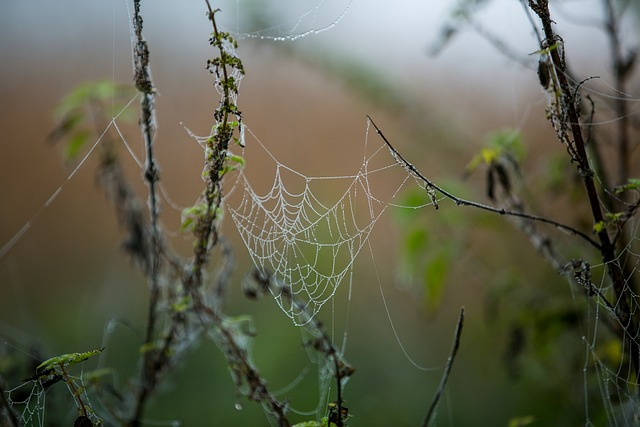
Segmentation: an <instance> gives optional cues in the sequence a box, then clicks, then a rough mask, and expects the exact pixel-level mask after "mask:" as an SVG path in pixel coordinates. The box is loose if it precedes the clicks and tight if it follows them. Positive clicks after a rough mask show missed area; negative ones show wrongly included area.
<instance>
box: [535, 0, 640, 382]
mask: <svg viewBox="0 0 640 427" xmlns="http://www.w3.org/2000/svg"><path fill="white" fill-rule="evenodd" d="M529 6H530V7H531V9H532V10H533V11H534V12H535V13H536V14H537V15H538V17H539V18H540V21H541V23H542V29H543V33H544V36H545V38H546V41H547V43H555V42H556V41H557V40H558V37H557V35H556V33H555V32H554V30H553V27H552V20H551V14H550V12H549V1H548V0H538V1H537V2H536V1H534V0H529ZM541 47H544V46H541ZM549 55H550V56H551V60H552V64H553V67H554V68H555V74H556V77H557V81H558V85H559V88H558V89H559V91H560V97H561V99H562V102H561V103H560V105H559V106H558V107H557V108H562V109H566V121H567V122H568V124H569V126H570V129H571V135H572V137H573V142H572V143H571V142H567V143H569V144H570V145H572V147H571V148H573V151H575V154H576V158H575V161H576V162H577V163H578V164H577V167H578V171H579V172H580V176H581V177H582V180H583V183H584V186H585V190H586V193H587V198H588V200H589V204H590V206H591V213H592V216H593V219H594V223H596V224H598V223H600V222H602V221H603V220H604V215H603V212H602V209H601V207H600V200H599V198H598V193H597V190H596V186H595V183H594V180H593V170H592V169H591V167H590V165H589V158H588V156H587V152H586V149H585V142H584V139H583V136H582V129H581V125H580V117H579V114H578V111H577V108H576V104H575V99H574V98H575V97H574V91H573V89H572V88H571V86H570V84H569V81H568V79H567V75H566V63H565V61H564V58H563V57H562V56H561V55H560V53H559V49H549ZM562 142H565V141H562ZM573 151H572V152H573ZM597 235H598V238H599V240H600V245H599V249H600V253H601V255H602V258H603V261H604V263H605V264H606V265H607V271H608V273H609V276H610V277H611V280H612V282H613V289H614V292H615V294H616V300H617V301H618V304H617V305H616V307H617V310H616V311H617V315H618V318H619V319H620V326H621V327H622V329H623V330H622V331H621V332H620V334H621V336H622V337H623V338H624V337H625V336H632V337H635V336H636V331H637V329H636V326H635V324H634V320H633V319H632V316H631V310H630V308H629V295H628V293H629V292H628V291H627V289H626V288H625V278H624V273H623V271H622V267H621V266H620V263H619V261H618V260H617V256H616V249H615V244H614V243H612V241H611V239H610V237H609V234H608V232H607V230H606V227H603V228H602V229H601V230H600V231H598V233H597ZM639 354H640V348H639V346H638V344H637V343H635V342H632V343H631V359H632V360H631V363H632V365H633V368H634V371H635V372H636V380H637V379H638V378H639V376H640V359H639Z"/></svg>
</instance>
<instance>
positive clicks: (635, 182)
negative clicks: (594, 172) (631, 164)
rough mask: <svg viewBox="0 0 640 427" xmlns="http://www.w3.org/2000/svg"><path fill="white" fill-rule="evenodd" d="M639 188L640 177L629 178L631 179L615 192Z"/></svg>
mask: <svg viewBox="0 0 640 427" xmlns="http://www.w3.org/2000/svg"><path fill="white" fill-rule="evenodd" d="M638 189H640V179H638V178H629V181H627V183H626V184H624V185H620V186H618V187H616V188H615V193H616V194H620V193H622V192H625V191H628V190H638Z"/></svg>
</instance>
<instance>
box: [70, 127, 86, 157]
mask: <svg viewBox="0 0 640 427" xmlns="http://www.w3.org/2000/svg"><path fill="white" fill-rule="evenodd" d="M90 137H91V134H90V132H89V131H87V130H84V129H82V130H78V131H76V132H74V133H73V135H72V136H71V138H69V140H68V141H67V144H66V146H65V150H64V157H65V159H66V160H68V161H73V160H75V159H76V157H78V155H79V154H80V153H81V152H82V149H83V148H84V147H85V145H86V144H87V142H88V141H89V138H90Z"/></svg>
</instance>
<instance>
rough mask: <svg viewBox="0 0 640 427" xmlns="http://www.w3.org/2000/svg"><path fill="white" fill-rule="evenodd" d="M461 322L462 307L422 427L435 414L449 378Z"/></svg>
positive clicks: (462, 320)
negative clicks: (447, 356)
mask: <svg viewBox="0 0 640 427" xmlns="http://www.w3.org/2000/svg"><path fill="white" fill-rule="evenodd" d="M463 324H464V307H462V308H461V309H460V315H459V316H458V323H457V324H456V330H455V332H454V333H453V346H452V347H451V353H450V354H449V358H448V359H447V364H446V365H445V367H444V372H443V373H442V378H440V385H439V386H438V389H437V390H436V394H435V396H433V400H432V401H431V406H430V407H429V411H428V412H427V416H426V417H425V418H424V421H422V427H427V426H428V425H429V423H431V420H432V418H433V416H434V415H435V410H436V408H437V406H438V402H439V401H440V397H442V393H443V392H444V388H445V387H446V385H447V380H448V379H449V374H450V373H451V368H453V362H454V360H455V358H456V355H457V354H458V347H460V337H461V336H462V326H463Z"/></svg>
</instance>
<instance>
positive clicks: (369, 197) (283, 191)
mask: <svg viewBox="0 0 640 427" xmlns="http://www.w3.org/2000/svg"><path fill="white" fill-rule="evenodd" d="M250 133H251V132H250ZM368 133H369V129H368V128H367V135H368ZM251 136H252V137H253V139H252V142H253V144H252V143H251V142H250V143H249V144H250V145H249V146H248V147H247V149H249V148H251V146H253V147H254V149H259V150H261V151H263V154H266V156H264V158H265V160H267V161H270V162H271V163H272V165H273V181H272V183H271V185H270V187H268V188H266V189H265V190H264V191H258V190H256V189H255V188H254V185H252V183H251V179H250V177H248V176H247V175H246V174H245V172H244V170H242V171H240V173H239V175H238V180H237V182H236V185H237V186H239V187H240V188H241V192H242V194H241V197H240V201H239V202H237V204H235V205H232V204H230V205H229V206H228V210H229V213H230V215H231V218H232V219H233V222H234V223H235V225H236V228H237V230H238V232H239V234H240V236H241V238H242V241H243V242H244V244H245V246H246V248H247V251H248V253H249V255H250V257H251V259H252V261H253V263H254V265H255V267H256V269H257V270H258V272H259V273H260V274H261V275H263V276H264V277H274V278H275V279H276V281H277V282H278V283H282V284H283V287H279V288H271V293H272V294H273V296H274V298H275V300H276V302H277V303H278V305H279V306H280V308H281V309H282V311H283V312H284V313H285V314H286V315H287V316H289V317H290V318H291V319H292V320H293V321H294V323H295V324H296V325H302V324H305V323H307V322H308V321H310V320H311V319H312V318H313V316H315V315H316V314H317V313H318V312H319V311H320V309H321V308H322V306H323V305H324V304H325V303H326V302H327V301H329V300H330V299H331V298H332V297H333V296H334V294H335V293H336V291H337V290H338V288H339V286H340V285H341V284H342V283H344V282H347V283H348V284H349V287H350V286H351V283H352V272H353V266H354V263H355V260H356V257H357V256H358V254H359V253H360V252H361V250H362V249H363V247H364V246H365V244H366V243H367V240H368V238H369V235H370V234H371V231H372V230H373V228H374V226H375V224H376V222H377V221H378V219H379V218H380V217H381V215H382V214H383V213H384V212H385V210H386V208H387V207H388V206H389V201H390V200H392V199H393V197H394V196H395V195H396V194H397V193H398V191H400V189H401V188H402V186H403V185H404V183H405V182H406V181H407V180H408V179H409V175H407V174H404V173H402V174H401V179H400V181H399V182H398V181H397V180H396V184H397V185H395V186H393V185H392V186H391V187H392V188H391V189H390V191H389V192H387V193H386V194H384V195H382V194H381V192H380V190H376V192H375V193H374V190H373V189H374V188H376V187H377V186H375V185H372V183H371V180H372V177H375V180H376V181H377V182H379V180H380V179H383V180H387V181H389V178H391V176H392V175H393V174H394V170H397V169H398V168H399V165H398V164H397V163H396V162H395V161H394V160H393V158H392V157H391V156H390V155H389V153H388V151H387V150H386V149H385V148H384V147H382V146H379V148H378V149H377V150H375V151H374V152H373V153H367V152H366V145H367V144H365V156H364V159H363V161H362V164H361V166H360V169H359V170H357V171H356V172H355V173H354V174H350V175H343V176H307V175H305V174H303V173H301V172H299V171H297V170H295V169H293V168H291V167H289V166H287V165H285V164H283V163H281V162H279V161H278V160H277V159H276V158H275V157H274V156H273V155H272V154H271V153H270V152H269V151H268V150H267V148H266V147H265V146H264V145H263V144H262V142H260V140H259V139H257V138H256V137H255V135H253V133H251ZM384 162H386V164H385V163H384ZM397 176H398V175H397V173H396V177H397ZM236 197H237V196H236ZM285 293H286V294H288V293H290V294H291V295H292V296H293V297H294V298H295V299H297V301H298V302H300V301H301V302H302V304H301V305H299V304H292V303H291V298H289V297H288V295H284V294H285ZM285 296H286V298H285Z"/></svg>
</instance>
